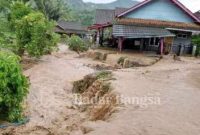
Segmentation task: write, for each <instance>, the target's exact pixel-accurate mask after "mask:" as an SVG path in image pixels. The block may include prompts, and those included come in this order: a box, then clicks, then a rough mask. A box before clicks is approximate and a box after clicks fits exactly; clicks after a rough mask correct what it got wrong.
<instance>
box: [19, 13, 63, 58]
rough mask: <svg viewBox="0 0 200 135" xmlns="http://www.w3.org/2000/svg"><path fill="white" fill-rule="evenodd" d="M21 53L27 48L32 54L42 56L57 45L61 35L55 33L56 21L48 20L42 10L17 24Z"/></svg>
mask: <svg viewBox="0 0 200 135" xmlns="http://www.w3.org/2000/svg"><path fill="white" fill-rule="evenodd" d="M16 36H17V44H18V46H19V48H20V49H19V54H20V55H23V52H24V51H25V50H26V51H27V52H28V54H29V55H30V56H33V57H40V56H42V55H44V54H48V53H50V52H51V51H53V49H54V48H55V47H56V46H57V42H58V40H59V37H58V35H57V34H55V33H54V22H51V21H48V20H47V19H46V18H45V17H44V15H43V14H42V13H40V12H33V13H30V14H28V15H27V16H25V17H24V18H22V20H21V21H19V22H18V25H17V35H16Z"/></svg>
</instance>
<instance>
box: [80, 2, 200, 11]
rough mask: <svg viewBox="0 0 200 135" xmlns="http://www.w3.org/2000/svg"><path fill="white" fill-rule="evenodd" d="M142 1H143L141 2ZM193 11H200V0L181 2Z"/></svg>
mask: <svg viewBox="0 0 200 135" xmlns="http://www.w3.org/2000/svg"><path fill="white" fill-rule="evenodd" d="M83 1H85V2H94V3H109V2H113V1H115V0H83ZM139 1H142V0H139ZM179 1H180V2H182V3H183V4H184V5H185V6H186V7H187V8H189V9H190V10H191V11H193V12H196V11H198V10H200V0H179Z"/></svg>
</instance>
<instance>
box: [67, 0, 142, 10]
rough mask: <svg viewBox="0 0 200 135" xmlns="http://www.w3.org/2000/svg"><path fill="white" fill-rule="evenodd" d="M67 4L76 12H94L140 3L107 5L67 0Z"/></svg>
mask: <svg viewBox="0 0 200 135" xmlns="http://www.w3.org/2000/svg"><path fill="white" fill-rule="evenodd" d="M66 2H67V3H68V4H69V5H70V6H71V7H72V8H73V9H76V10H94V9H99V8H101V9H114V8H115V7H125V8H128V7H131V6H133V5H135V4H137V3H138V1H136V0H134V1H133V0H117V1H114V2H112V3H107V4H95V3H91V2H88V3H85V2H83V1H82V0H66Z"/></svg>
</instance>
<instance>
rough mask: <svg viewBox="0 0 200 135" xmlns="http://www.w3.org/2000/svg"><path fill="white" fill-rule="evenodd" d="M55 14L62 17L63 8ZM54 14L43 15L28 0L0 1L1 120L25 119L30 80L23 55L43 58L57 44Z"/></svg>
mask: <svg viewBox="0 0 200 135" xmlns="http://www.w3.org/2000/svg"><path fill="white" fill-rule="evenodd" d="M37 1H38V0H37ZM41 1H43V0H41ZM54 13H55V14H57V13H59V18H60V17H61V16H63V15H61V14H60V10H55V11H54ZM55 16H56V15H55ZM55 16H49V15H47V14H44V12H42V11H41V10H39V9H38V8H36V7H34V6H33V5H31V4H30V1H29V0H23V1H21V0H19V1H18V0H8V1H5V0H0V118H1V119H2V118H4V119H5V120H8V121H12V122H13V121H20V120H22V118H23V107H22V106H23V105H22V104H23V101H24V99H25V97H26V96H27V93H28V88H29V83H28V79H27V78H26V77H25V76H24V75H23V73H22V69H21V65H20V56H23V55H24V53H25V52H27V54H28V55H29V56H31V57H40V56H42V55H44V54H47V53H50V52H51V51H52V50H53V49H54V48H55V47H56V45H57V41H58V39H59V37H58V36H57V35H56V34H55V33H54V27H55V22H54V19H55V18H56V17H55ZM55 20H56V19H55Z"/></svg>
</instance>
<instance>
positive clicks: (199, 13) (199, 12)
mask: <svg viewBox="0 0 200 135" xmlns="http://www.w3.org/2000/svg"><path fill="white" fill-rule="evenodd" d="M195 15H196V17H198V18H199V19H200V10H199V11H198V12H196V13H195Z"/></svg>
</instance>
